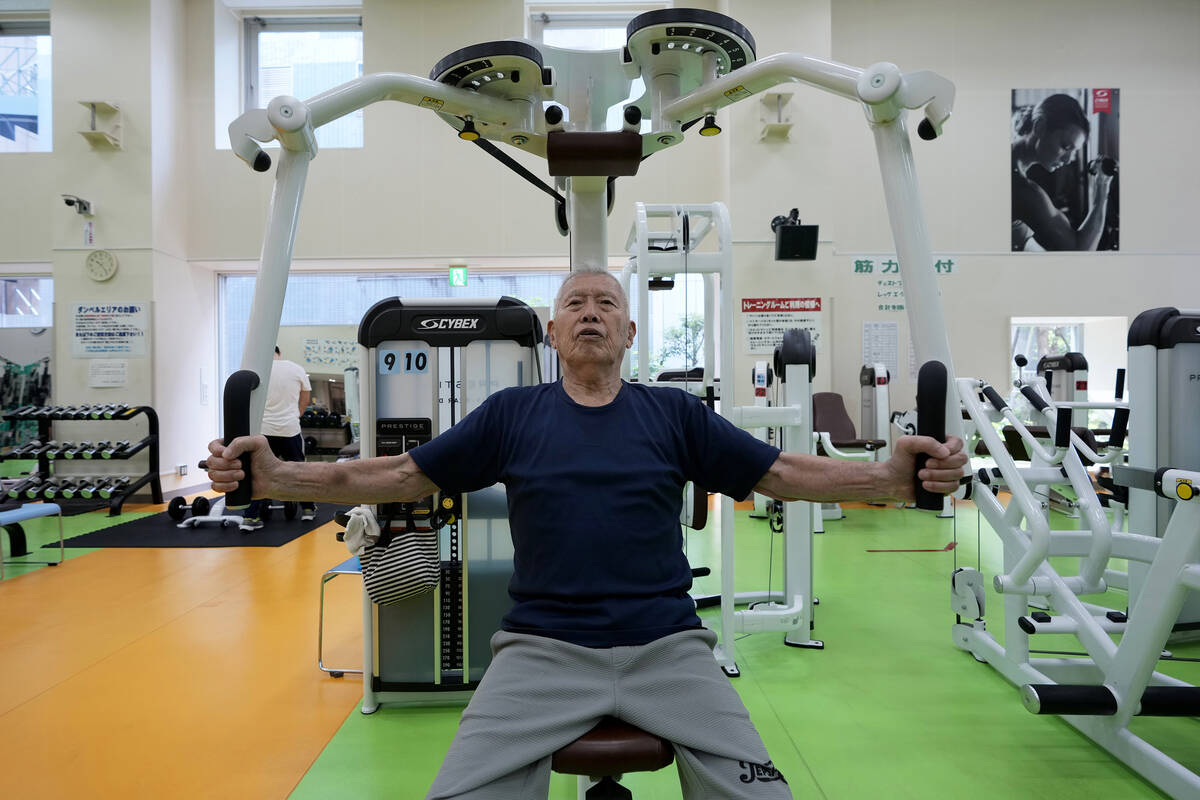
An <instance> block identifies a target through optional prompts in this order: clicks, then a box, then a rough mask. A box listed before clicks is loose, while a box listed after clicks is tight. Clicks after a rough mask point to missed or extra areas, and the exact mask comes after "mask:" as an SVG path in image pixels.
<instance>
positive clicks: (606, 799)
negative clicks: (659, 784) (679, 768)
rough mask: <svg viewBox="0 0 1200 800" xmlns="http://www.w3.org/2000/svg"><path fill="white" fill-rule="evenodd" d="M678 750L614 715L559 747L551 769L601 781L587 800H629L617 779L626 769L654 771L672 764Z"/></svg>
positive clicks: (630, 794) (592, 789) (629, 796)
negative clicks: (564, 745)
mask: <svg viewBox="0 0 1200 800" xmlns="http://www.w3.org/2000/svg"><path fill="white" fill-rule="evenodd" d="M674 760H675V751H674V750H672V749H671V743H670V742H668V741H667V740H666V739H663V738H661V737H659V736H655V735H654V734H652V733H646V731H644V730H642V729H641V728H635V727H634V726H633V725H630V724H629V723H628V722H624V721H623V720H619V719H617V718H615V717H604V718H603V719H601V720H600V722H598V723H597V724H596V727H594V728H592V729H591V730H590V731H588V732H587V733H585V734H584V735H583V736H580V737H579V738H578V739H576V740H575V741H573V742H571V743H570V744H569V745H567V746H566V747H563V748H561V749H560V750H558V751H557V752H556V753H555V754H554V756H553V758H552V759H551V761H550V768H551V769H553V770H554V771H555V772H559V773H563V774H565V775H586V776H587V777H590V778H599V779H600V782H599V783H597V784H596V785H594V786H592V787H591V788H590V789H588V791H587V795H586V797H587V800H629V799H630V798H632V797H633V794H632V793H631V792H630V791H629V790H628V789H626V788H625V787H624V786H622V785H621V784H620V783H619V782H618V781H619V780H620V778H621V776H622V775H624V774H625V773H627V772H653V771H654V770H658V769H662V768H663V767H666V766H669V765H670V764H671V762H673V761H674Z"/></svg>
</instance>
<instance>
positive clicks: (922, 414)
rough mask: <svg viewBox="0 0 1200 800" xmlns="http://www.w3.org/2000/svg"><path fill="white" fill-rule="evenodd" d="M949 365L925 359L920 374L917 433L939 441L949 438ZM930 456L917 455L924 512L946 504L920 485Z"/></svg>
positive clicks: (919, 494) (919, 504)
mask: <svg viewBox="0 0 1200 800" xmlns="http://www.w3.org/2000/svg"><path fill="white" fill-rule="evenodd" d="M946 389H947V377H946V365H945V364H943V363H942V362H940V361H926V362H925V363H924V364H922V365H921V371H920V372H919V373H917V435H918V436H931V437H933V438H934V439H937V440H938V441H939V442H945V441H946ZM928 460H929V456H927V455H925V454H924V453H920V454H918V455H917V464H916V471H915V472H914V473H913V480H914V481H915V483H916V500H917V508H920V509H924V510H925V511H941V510H942V505H943V503H944V501H943V499H942V496H941V495H940V494H937V493H935V492H930V491H926V490H925V489H923V488H922V487H921V481H920V480H918V479H917V477H916V475H917V473H919V472H920V471H921V470H922V469H924V468H925V462H927V461H928Z"/></svg>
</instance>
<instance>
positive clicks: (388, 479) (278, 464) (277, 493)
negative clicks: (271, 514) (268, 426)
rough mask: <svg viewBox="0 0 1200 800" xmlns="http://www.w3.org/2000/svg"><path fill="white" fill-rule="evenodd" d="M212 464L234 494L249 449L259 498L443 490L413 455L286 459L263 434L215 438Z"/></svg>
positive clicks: (373, 497)
mask: <svg viewBox="0 0 1200 800" xmlns="http://www.w3.org/2000/svg"><path fill="white" fill-rule="evenodd" d="M208 452H209V453H210V455H209V457H208V462H207V467H208V475H209V478H210V479H211V480H212V488H213V489H215V490H216V491H218V492H232V491H233V490H234V489H236V488H237V486H238V483H239V482H240V481H242V480H243V479H245V477H246V475H245V473H244V472H243V471H242V464H241V461H239V460H238V457H239V456H240V455H242V454H243V453H249V454H250V456H251V463H250V471H251V484H252V488H253V492H254V497H255V498H262V497H270V498H272V499H274V500H300V501H305V502H308V501H318V500H319V501H322V502H326V503H343V504H359V503H391V502H411V501H414V500H420V499H421V498H422V497H427V496H428V495H431V494H433V493H434V492H436V491H437V490H438V487H437V485H436V484H434V482H433V481H431V480H430V479H429V478H428V477H427V476H426V475H425V473H424V472H422V471H421V468H420V467H418V466H417V462H415V461H413V458H412V456H410V455H409V454H408V453H404V454H403V455H398V456H381V457H378V458H368V459H355V460H353V461H341V462H330V461H308V462H305V461H280V460H279V459H278V458H276V457H275V456H274V454H273V453H272V452H271V448H270V447H269V446H268V445H267V440H266V438H265V437H263V436H241V437H238V438H237V439H234V440H233V441H232V442H231V443H230V444H229V446H228V447H226V446H224V445H222V444H221V441H220V440H219V439H214V440H213V441H212V442H209V445H208Z"/></svg>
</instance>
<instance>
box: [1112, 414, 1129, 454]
mask: <svg viewBox="0 0 1200 800" xmlns="http://www.w3.org/2000/svg"><path fill="white" fill-rule="evenodd" d="M1128 431H1129V409H1128V408H1118V409H1117V410H1116V411H1114V412H1113V423H1112V433H1110V434H1109V435H1108V446H1109V447H1124V446H1125V434H1126V433H1128Z"/></svg>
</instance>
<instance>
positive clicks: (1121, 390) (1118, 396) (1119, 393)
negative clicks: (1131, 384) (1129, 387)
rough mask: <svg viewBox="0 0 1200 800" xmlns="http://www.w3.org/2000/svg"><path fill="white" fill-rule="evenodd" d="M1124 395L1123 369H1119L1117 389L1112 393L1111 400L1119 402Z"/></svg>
mask: <svg viewBox="0 0 1200 800" xmlns="http://www.w3.org/2000/svg"><path fill="white" fill-rule="evenodd" d="M1124 394H1125V368H1124V367H1121V368H1120V369H1118V370H1117V388H1116V391H1114V392H1113V399H1114V400H1120V399H1122V397H1123V396H1124Z"/></svg>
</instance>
